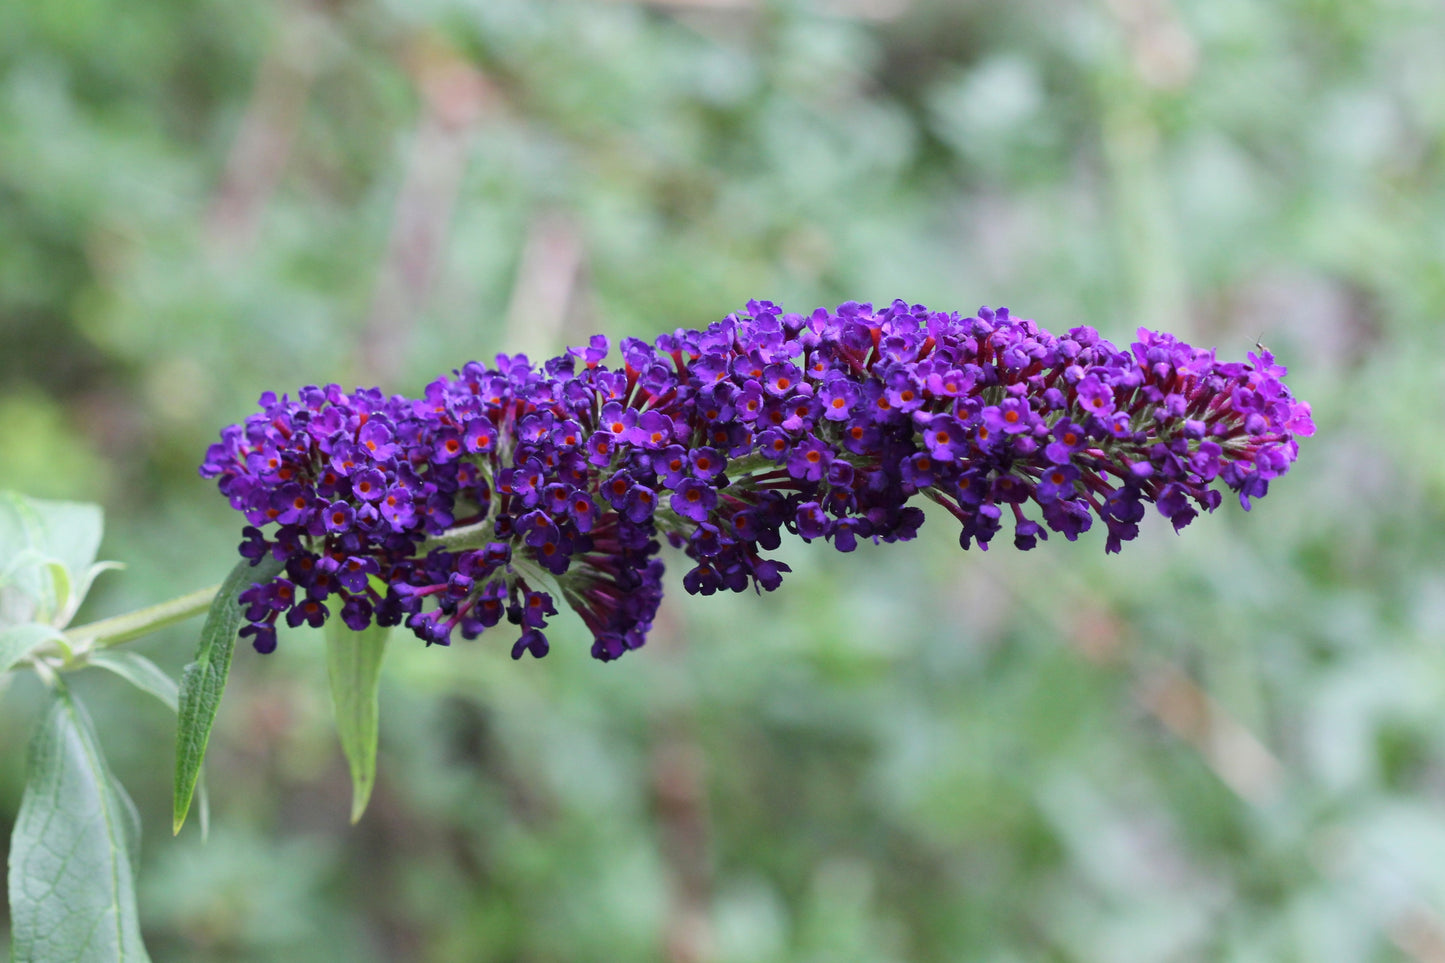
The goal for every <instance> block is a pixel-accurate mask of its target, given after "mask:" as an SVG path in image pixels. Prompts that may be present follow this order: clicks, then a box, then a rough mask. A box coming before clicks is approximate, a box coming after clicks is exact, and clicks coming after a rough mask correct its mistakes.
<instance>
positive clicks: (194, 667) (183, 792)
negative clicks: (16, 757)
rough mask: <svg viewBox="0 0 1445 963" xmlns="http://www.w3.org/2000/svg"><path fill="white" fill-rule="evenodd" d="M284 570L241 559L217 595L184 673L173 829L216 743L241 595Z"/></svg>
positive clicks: (183, 816) (271, 562)
mask: <svg viewBox="0 0 1445 963" xmlns="http://www.w3.org/2000/svg"><path fill="white" fill-rule="evenodd" d="M280 571H281V563H280V562H278V561H276V559H275V558H273V557H272V556H270V555H267V556H265V557H264V558H262V559H261V561H260V563H259V564H257V565H254V566H253V565H252V564H251V563H250V562H247V561H245V560H242V561H241V562H239V563H238V564H237V565H236V567H235V568H233V569H232V570H231V574H230V575H227V576H226V580H225V581H224V582H222V583H221V588H220V590H219V591H218V592H216V597H215V599H214V600H213V601H212V602H211V610H210V612H209V613H207V615H206V624H205V625H204V626H202V628H201V644H200V647H199V648H198V649H197V650H196V661H194V662H192V663H191V664H190V665H188V666H186V668H185V671H184V672H182V673H181V701H180V717H179V719H178V720H177V726H176V786H175V798H174V806H175V808H174V824H173V831H174V832H177V833H178V832H180V831H181V826H182V825H183V824H184V823H185V821H186V813H187V812H188V811H189V810H190V808H191V797H192V796H193V795H194V794H195V791H196V780H197V779H199V778H200V775H201V763H202V762H204V761H205V758H206V745H207V744H208V743H209V742H210V740H211V726H212V725H214V724H215V722H216V710H217V709H219V708H220V706H221V694H222V693H223V692H225V691H226V678H227V677H228V676H229V675H230V674H231V656H232V655H233V654H234V653H235V651H236V633H238V632H240V631H241V623H242V621H244V618H243V612H242V609H241V605H240V603H239V602H238V601H237V600H238V598H239V597H240V595H241V593H242V592H244V591H246V589H248V588H250V587H251V586H252V585H253V584H255V583H258V582H268V581H270V580H271V579H272V578H274V577H275V576H276V575H277V573H279V572H280Z"/></svg>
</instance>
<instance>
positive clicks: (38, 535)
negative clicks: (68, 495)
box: [0, 491, 104, 625]
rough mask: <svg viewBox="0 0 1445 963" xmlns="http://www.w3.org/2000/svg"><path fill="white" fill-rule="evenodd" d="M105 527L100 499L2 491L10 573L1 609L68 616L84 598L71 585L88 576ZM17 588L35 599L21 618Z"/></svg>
mask: <svg viewBox="0 0 1445 963" xmlns="http://www.w3.org/2000/svg"><path fill="white" fill-rule="evenodd" d="M103 527H104V517H103V515H102V514H101V510H100V506H98V505H91V504H87V503H84V502H57V501H47V500H45V499H40V498H27V497H26V496H24V495H21V494H20V493H18V492H12V491H5V492H0V570H3V571H4V572H5V573H6V578H5V585H4V586H3V595H4V598H0V602H3V603H4V604H3V605H0V609H3V610H4V611H5V612H6V616H7V618H8V619H9V620H10V621H29V620H30V619H31V618H39V619H43V620H45V621H49V622H53V623H55V624H57V625H64V624H65V623H66V622H68V621H69V620H70V617H71V616H73V615H74V614H75V611H76V609H78V608H79V607H80V603H81V601H82V600H83V598H84V593H83V592H74V591H72V588H73V587H75V586H78V585H80V584H82V583H85V582H87V579H86V575H87V573H89V572H90V568H91V564H92V563H93V562H94V561H95V553H96V550H97V549H99V548H100V536H101V532H102V529H103ZM17 592H18V593H20V594H23V595H25V596H28V597H29V598H30V599H32V600H33V602H34V606H35V611H34V612H32V613H31V614H29V615H24V614H23V613H22V614H20V617H18V618H17V611H18V609H17V605H16V600H15V595H16V593H17Z"/></svg>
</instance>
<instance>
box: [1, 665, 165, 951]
mask: <svg viewBox="0 0 1445 963" xmlns="http://www.w3.org/2000/svg"><path fill="white" fill-rule="evenodd" d="M139 849H140V820H139V818H138V816H137V813H136V810H135V805H134V804H133V803H132V802H131V801H130V797H129V796H128V795H126V792H125V790H124V789H123V788H122V787H121V786H120V784H119V783H117V782H116V781H115V777H114V776H112V775H111V772H110V768H109V767H108V766H107V765H106V763H105V757H104V756H103V755H102V754H101V749H100V743H99V742H98V740H97V739H96V736H95V729H94V727H93V726H92V725H91V722H90V719H89V717H88V716H87V715H86V714H85V710H84V709H83V708H81V706H80V704H79V703H78V702H76V701H75V700H74V698H72V697H71V695H70V693H69V692H68V691H67V690H66V689H65V688H64V687H63V686H61V687H60V688H58V689H57V691H56V694H55V700H54V702H52V703H51V705H50V709H49V711H48V712H47V713H46V714H45V718H44V719H43V720H42V721H41V723H40V727H39V729H37V730H36V733H35V737H34V738H33V739H32V740H31V743H30V755H29V768H28V772H27V776H26V785H25V795H24V797H23V798H22V799H21V801H20V812H19V814H18V815H17V816H16V817H15V831H14V834H13V835H12V836H11V840H10V875H9V886H10V918H11V927H12V932H11V947H10V953H11V959H12V960H13V961H15V963H49V961H52V960H74V961H77V963H91V961H94V963H116V961H122V963H142V961H146V960H149V959H150V957H148V956H147V955H146V949H145V945H144V943H142V942H141V933H140V922H139V919H138V918H137V914H136V904H135V859H136V856H137V853H138V851H139Z"/></svg>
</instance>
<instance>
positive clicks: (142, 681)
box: [88, 649, 181, 712]
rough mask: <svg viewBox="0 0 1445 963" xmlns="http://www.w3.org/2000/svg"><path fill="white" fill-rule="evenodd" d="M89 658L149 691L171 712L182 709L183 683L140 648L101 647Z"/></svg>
mask: <svg viewBox="0 0 1445 963" xmlns="http://www.w3.org/2000/svg"><path fill="white" fill-rule="evenodd" d="M88 662H89V664H90V665H93V666H98V667H99V668H102V669H108V670H110V671H111V672H114V673H115V674H116V675H118V676H120V677H121V678H122V679H124V680H126V681H127V682H129V683H130V684H131V685H133V686H135V687H136V688H137V689H140V690H141V691H142V692H149V693H150V694H151V695H153V696H155V697H156V698H157V699H159V700H161V702H163V703H165V705H166V707H167V708H168V709H170V710H171V711H172V712H179V711H180V691H181V690H180V686H178V685H176V680H175V679H172V678H171V677H170V676H168V675H166V674H165V671H164V670H162V669H161V667H160V666H158V665H156V664H155V663H154V662H152V661H151V660H150V659H147V658H146V657H145V656H143V655H141V654H139V653H137V652H122V651H118V650H115V649H101V650H99V651H97V652H92V653H91V655H90V658H89V660H88Z"/></svg>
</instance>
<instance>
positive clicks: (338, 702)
mask: <svg viewBox="0 0 1445 963" xmlns="http://www.w3.org/2000/svg"><path fill="white" fill-rule="evenodd" d="M390 635H391V630H390V629H389V628H382V627H381V626H379V625H372V626H369V627H368V628H366V629H364V630H362V631H360V632H353V631H352V630H351V629H349V628H347V627H346V624H345V623H344V622H342V621H341V620H340V619H332V620H331V621H330V622H328V623H327V625H326V670H327V674H328V675H329V676H330V677H331V703H332V706H333V707H334V709H335V712H336V734H337V735H338V736H340V738H341V751H342V752H344V753H345V754H346V763H347V765H348V766H350V767H351V821H352V822H353V823H354V822H356V821H357V820H358V819H360V818H361V814H362V813H364V812H365V811H366V804H367V802H368V801H369V800H370V799H371V788H372V786H373V785H375V784H376V742H377V733H378V731H379V730H378V717H379V709H378V699H377V693H378V690H379V688H380V686H381V660H382V659H383V658H385V656H386V640H387V637H388V636H390Z"/></svg>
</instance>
